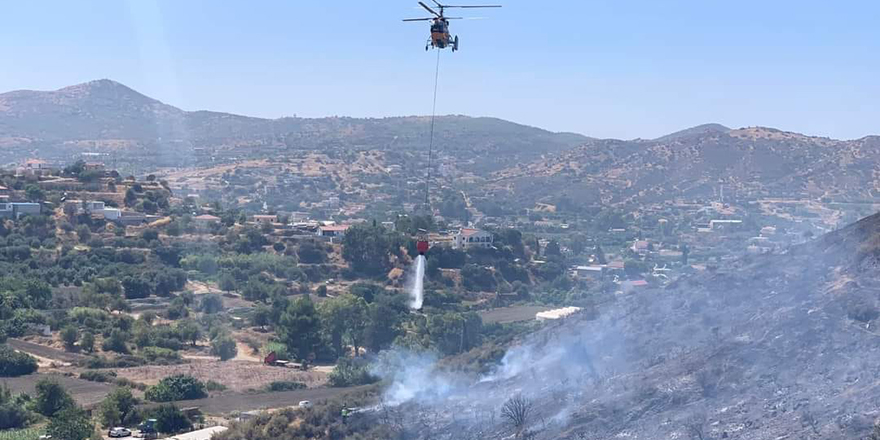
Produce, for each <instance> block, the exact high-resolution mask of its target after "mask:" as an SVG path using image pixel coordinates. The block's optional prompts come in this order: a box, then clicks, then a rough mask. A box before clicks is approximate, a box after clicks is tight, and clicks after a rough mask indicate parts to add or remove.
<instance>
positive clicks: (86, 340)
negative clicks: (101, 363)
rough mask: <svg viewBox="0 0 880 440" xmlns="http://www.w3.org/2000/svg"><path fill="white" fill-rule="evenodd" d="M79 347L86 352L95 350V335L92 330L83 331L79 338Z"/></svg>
mask: <svg viewBox="0 0 880 440" xmlns="http://www.w3.org/2000/svg"><path fill="white" fill-rule="evenodd" d="M79 348H80V349H81V350H82V351H84V352H86V353H91V352H93V351H95V335H94V334H93V333H92V332H90V331H85V332H83V334H82V337H81V338H80V340H79Z"/></svg>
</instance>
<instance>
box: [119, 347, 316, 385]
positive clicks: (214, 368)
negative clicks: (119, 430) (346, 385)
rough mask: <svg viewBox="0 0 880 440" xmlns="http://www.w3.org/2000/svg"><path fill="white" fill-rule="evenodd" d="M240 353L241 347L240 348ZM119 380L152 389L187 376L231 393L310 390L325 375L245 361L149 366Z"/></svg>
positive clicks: (124, 372) (121, 374)
mask: <svg viewBox="0 0 880 440" xmlns="http://www.w3.org/2000/svg"><path fill="white" fill-rule="evenodd" d="M240 349H241V347H240ZM116 373H117V374H118V376H119V377H124V378H126V379H130V380H133V381H135V382H141V383H145V384H147V385H154V384H156V383H158V382H159V381H160V380H161V379H162V378H164V377H167V376H172V375H175V374H188V375H191V376H193V377H195V378H197V379H199V380H202V381H208V380H214V381H217V382H220V383H222V384H223V385H226V387H228V388H229V389H230V390H232V391H247V390H249V389H260V388H263V387H264V386H265V385H267V384H269V383H271V382H275V381H295V382H302V383H304V384H306V385H307V386H308V387H310V388H314V387H318V386H321V385H324V384H325V383H326V382H327V375H326V374H325V373H322V372H318V371H299V370H295V369H293V368H284V367H272V366H269V365H263V364H260V363H256V362H251V361H244V360H230V361H226V362H222V361H218V360H204V359H199V360H194V361H193V362H191V363H188V364H181V365H162V366H158V365H150V366H143V367H134V368H125V369H119V370H116Z"/></svg>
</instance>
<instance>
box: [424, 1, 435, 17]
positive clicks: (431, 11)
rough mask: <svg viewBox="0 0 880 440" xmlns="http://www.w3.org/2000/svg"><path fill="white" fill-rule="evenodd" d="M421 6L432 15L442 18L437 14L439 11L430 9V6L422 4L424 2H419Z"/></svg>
mask: <svg viewBox="0 0 880 440" xmlns="http://www.w3.org/2000/svg"><path fill="white" fill-rule="evenodd" d="M419 5H420V6H421V7H423V8H425V9H427V10H428V12H430V13H432V14H434V15H436V16H437V17H439V16H440V14H438V13H437V11H435V10H433V9H431V7H430V6H428V5H426V4H424V3H422V2H419Z"/></svg>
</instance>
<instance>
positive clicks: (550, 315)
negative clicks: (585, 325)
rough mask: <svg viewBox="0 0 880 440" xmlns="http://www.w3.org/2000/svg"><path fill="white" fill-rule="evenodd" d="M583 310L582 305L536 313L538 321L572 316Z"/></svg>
mask: <svg viewBox="0 0 880 440" xmlns="http://www.w3.org/2000/svg"><path fill="white" fill-rule="evenodd" d="M580 310H581V308H580V307H563V308H561V309H553V310H547V311H543V312H538V313H536V314H535V319H537V320H538V321H551V320H555V319H562V318H565V317H568V316H571V315H573V314H575V313H577V312H579V311H580Z"/></svg>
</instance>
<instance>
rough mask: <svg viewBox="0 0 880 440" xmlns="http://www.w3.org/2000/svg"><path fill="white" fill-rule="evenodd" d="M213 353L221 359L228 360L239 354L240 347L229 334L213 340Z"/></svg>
mask: <svg viewBox="0 0 880 440" xmlns="http://www.w3.org/2000/svg"><path fill="white" fill-rule="evenodd" d="M211 354H213V355H214V356H217V357H219V358H220V360H221V361H226V360H229V359H232V358H234V357H235V356H236V355H237V354H238V347H236V345H235V341H233V340H232V338H230V337H229V336H220V337H218V338H216V339H214V340H213V341H211Z"/></svg>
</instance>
